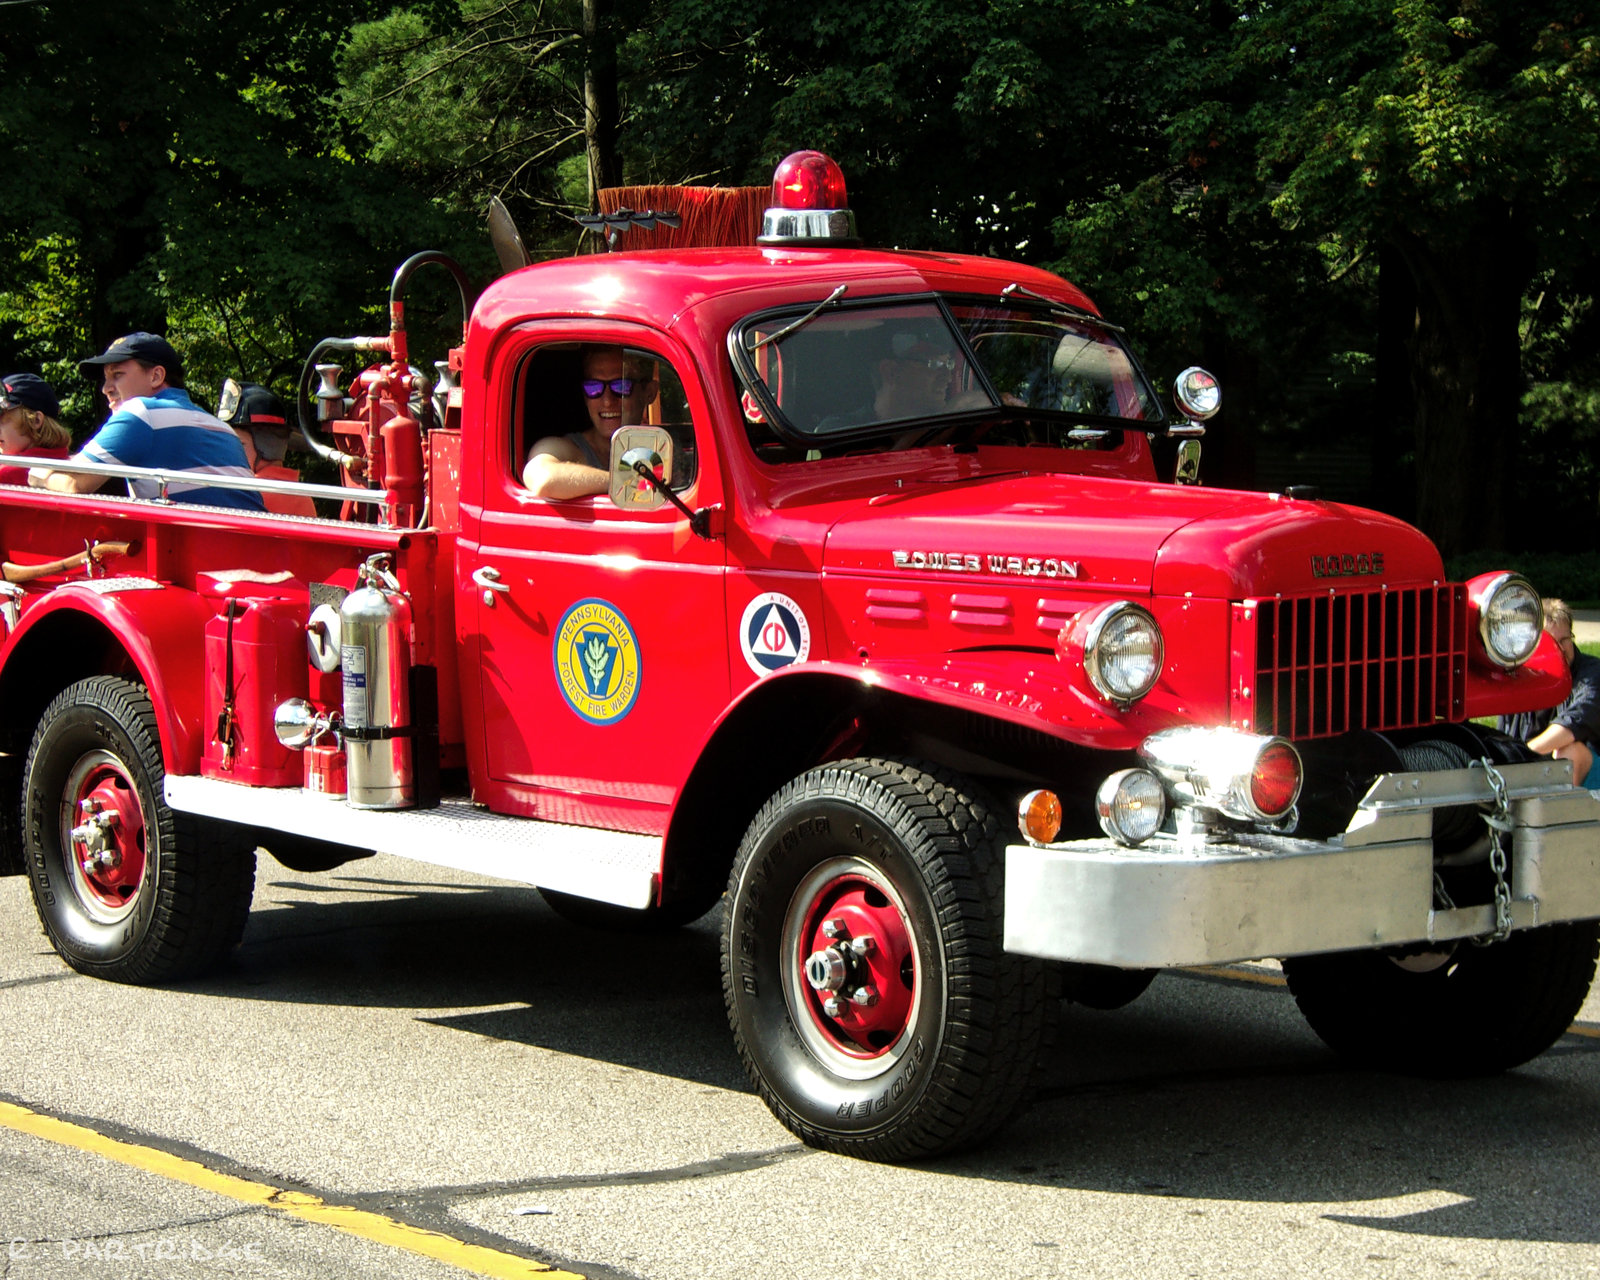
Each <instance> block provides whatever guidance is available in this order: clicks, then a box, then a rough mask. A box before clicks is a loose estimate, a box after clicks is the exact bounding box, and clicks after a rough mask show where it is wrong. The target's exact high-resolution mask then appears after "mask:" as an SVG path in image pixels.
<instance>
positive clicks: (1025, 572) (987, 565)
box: [890, 551, 1083, 578]
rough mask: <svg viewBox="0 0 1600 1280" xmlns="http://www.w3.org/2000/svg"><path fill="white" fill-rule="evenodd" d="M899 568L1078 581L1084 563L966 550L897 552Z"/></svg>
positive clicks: (894, 560)
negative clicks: (978, 552) (975, 553)
mask: <svg viewBox="0 0 1600 1280" xmlns="http://www.w3.org/2000/svg"><path fill="white" fill-rule="evenodd" d="M890 558H891V559H892V560H893V562H894V567H895V568H896V569H930V570H939V571H942V572H945V573H984V572H988V573H998V574H1004V575H1006V576H1008V577H1021V578H1077V577H1080V576H1081V575H1082V573H1083V565H1082V562H1080V561H1077V560H1063V559H1060V558H1058V557H1055V556H1046V557H1038V556H1004V555H991V554H989V553H987V552H985V553H982V554H977V555H974V554H972V553H971V552H965V551H894V552H892V553H891V555H890Z"/></svg>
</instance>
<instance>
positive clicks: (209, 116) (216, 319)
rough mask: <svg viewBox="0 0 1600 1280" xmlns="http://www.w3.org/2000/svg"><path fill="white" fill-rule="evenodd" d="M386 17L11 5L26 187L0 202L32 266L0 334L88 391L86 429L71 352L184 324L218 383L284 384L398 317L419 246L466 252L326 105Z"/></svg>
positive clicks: (290, 0) (6, 303) (5, 65)
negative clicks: (306, 359) (361, 329)
mask: <svg viewBox="0 0 1600 1280" xmlns="http://www.w3.org/2000/svg"><path fill="white" fill-rule="evenodd" d="M379 7H380V6H379V4H378V0H279V2H278V3H277V4H275V5H273V6H272V7H271V8H270V9H268V10H266V11H263V10H262V9H261V8H260V7H259V6H254V5H246V4H242V3H239V2H238V0H229V2H226V3H221V4H216V3H201V2H200V0H165V2H162V3H153V4H150V5H146V6H144V7H143V9H142V11H141V14H140V16H139V20H138V21H136V22H133V21H128V20H127V15H126V14H125V13H124V11H123V10H122V9H118V8H115V7H114V6H112V5H110V4H108V3H106V0H76V2H75V3H73V4H71V5H68V4H63V3H41V4H34V5H27V6H20V7H19V8H15V9H11V10H8V13H7V19H6V20H7V23H8V26H9V30H8V36H9V37H10V38H9V39H8V41H7V42H6V44H5V46H4V48H3V49H0V74H3V75H4V77H5V79H6V83H7V86H8V91H7V93H6V94H5V95H4V97H3V99H0V136H4V137H5V138H6V139H7V140H8V143H9V145H10V155H9V156H8V157H6V158H7V160H8V164H7V166H6V167H7V170H8V172H11V173H13V174H19V175H28V177H27V179H26V180H23V181H18V182H10V183H6V184H4V188H3V189H0V227H4V228H5V230H4V233H3V240H0V253H4V255H5V257H6V259H7V260H8V261H9V262H11V263H16V264H19V265H20V266H21V268H22V270H21V272H20V274H17V273H13V274H8V276H7V278H6V282H5V293H4V294H3V295H0V332H3V331H5V330H8V331H9V335H10V336H9V342H10V344H11V346H12V348H13V352H14V354H15V355H16V356H18V357H25V358H26V359H27V360H28V361H30V362H35V363H38V364H40V365H42V366H44V367H45V368H46V370H47V371H48V372H51V373H53V374H54V375H55V376H56V377H57V378H58V379H59V380H61V381H62V383H63V389H64V390H71V389H73V388H77V389H78V394H77V396H76V397H75V398H74V402H73V405H72V408H73V410H74V412H75V414H76V416H78V417H79V418H80V420H82V419H85V418H87V417H88V413H89V409H90V405H89V396H88V395H87V394H86V393H87V390H88V389H87V388H85V387H83V385H82V384H81V383H80V382H79V381H78V379H77V378H76V375H75V372H73V361H74V358H76V357H81V356H82V355H83V354H85V353H86V352H87V351H89V350H99V349H103V347H104V346H105V345H107V344H108V343H109V342H110V340H111V339H112V338H113V337H115V336H117V335H118V334H120V333H124V332H127V331H129V330H130V329H134V328H147V329H157V330H167V329H171V330H172V333H173V336H174V338H176V339H177V340H178V344H179V346H180V349H181V350H183V351H185V353H186V355H187V356H188V358H189V363H190V366H191V373H194V374H198V375H199V377H200V380H201V381H202V382H205V383H209V384H210V389H213V390H214V387H215V383H216V381H217V380H218V379H219V378H220V377H221V376H222V375H223V374H227V373H232V374H236V375H240V376H245V377H249V378H252V379H255V380H263V379H264V378H267V377H272V376H277V377H280V378H282V376H283V375H285V374H286V373H287V372H288V371H289V370H292V369H293V370H297V369H298V361H299V359H300V357H301V356H302V355H303V353H304V352H305V350H306V349H307V347H308V346H309V344H310V342H311V341H312V340H313V338H315V337H320V336H323V335H324V334H325V333H327V332H349V331H350V329H351V327H352V326H353V324H354V322H355V320H356V318H357V317H359V316H361V315H362V314H363V313H369V314H372V313H378V312H380V310H381V304H382V302H383V300H384V299H383V290H382V285H383V281H384V278H385V275H386V273H387V272H388V271H389V270H392V268H393V266H394V265H395V264H396V263H397V262H398V261H399V260H400V258H402V257H404V256H405V254H407V253H409V252H410V251H411V250H412V249H414V248H415V247H417V240H418V238H419V234H420V235H426V236H427V237H428V239H430V240H437V239H439V238H443V239H446V240H449V239H450V238H452V224H451V222H450V219H449V218H448V217H447V216H443V214H442V212H441V210H440V209H439V208H438V206H437V205H436V204H434V203H433V202H432V201H430V200H429V199H428V197H427V196H426V194H425V193H420V192H417V191H415V190H414V189H409V188H406V187H403V186H401V187H397V186H396V185H395V184H394V182H393V181H392V178H390V177H388V176H386V175H382V174H379V173H377V172H376V171H374V170H371V169H369V168H367V167H365V166H361V165H358V164H356V163H355V162H354V160H353V158H352V155H351V152H350V150H349V147H348V142H349V140H350V135H349V134H347V133H346V132H345V131H344V130H343V129H342V127H341V125H340V123H339V121H338V119H337V117H336V116H335V114H334V112H333V110H332V107H331V105H330V102H329V98H330V95H331V93H332V91H333V89H334V87H335V85H336V81H335V78H334V62H333V59H334V56H335V53H336V51H337V49H338V47H339V44H340V42H341V40H342V39H343V37H344V33H345V32H346V31H348V29H349V27H350V25H351V23H352V22H353V21H355V20H356V19H357V18H359V17H363V16H366V15H368V14H369V13H370V12H372V11H373V10H375V9H377V8H379ZM108 33H110V34H109V35H108ZM455 226H456V227H459V223H457V224H455ZM456 235H459V231H457V232H456ZM447 247H448V246H447ZM69 264H70V265H69ZM41 304H43V305H41Z"/></svg>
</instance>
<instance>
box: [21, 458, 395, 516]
mask: <svg viewBox="0 0 1600 1280" xmlns="http://www.w3.org/2000/svg"><path fill="white" fill-rule="evenodd" d="M0 465H4V466H8V467H26V468H28V469H29V470H30V471H35V470H44V471H68V472H71V473H72V474H74V475H89V476H113V477H116V478H117V479H120V480H153V481H155V482H156V483H157V484H159V485H160V486H161V493H160V495H159V496H158V497H156V498H154V499H151V501H156V502H169V503H170V502H172V499H171V498H169V497H167V486H168V485H169V484H174V483H177V482H180V481H181V482H183V483H185V484H197V485H202V486H204V487H205V488H207V489H245V490H248V491H249V492H251V493H286V494H290V495H292V496H295V497H305V498H337V499H339V500H341V501H344V502H365V503H370V504H372V505H374V506H376V505H379V504H381V503H383V502H384V501H385V500H386V498H387V495H386V494H385V493H384V491H383V490H382V489H350V488H346V487H345V486H344V485H338V484H307V483H306V482H304V481H300V480H266V479H263V478H262V477H260V476H250V477H249V478H248V479H247V478H245V477H244V476H223V475H212V474H211V473H209V472H204V471H167V470H165V469H162V468H158V467H128V466H121V465H117V466H110V465H107V464H106V463H102V462H78V461H75V460H74V459H71V458H29V457H24V456H22V455H19V454H5V455H0ZM34 487H35V488H37V486H34ZM80 496H83V495H80ZM104 496H112V497H115V496H117V495H114V494H113V495H104Z"/></svg>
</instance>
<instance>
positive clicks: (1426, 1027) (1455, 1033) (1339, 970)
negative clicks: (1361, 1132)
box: [1283, 920, 1600, 1079]
mask: <svg viewBox="0 0 1600 1280" xmlns="http://www.w3.org/2000/svg"><path fill="white" fill-rule="evenodd" d="M1597 951H1600V922H1597V921H1594V920H1580V921H1573V922H1569V923H1565V924H1551V925H1544V926H1541V927H1539V928H1536V929H1526V930H1522V931H1519V932H1517V933H1514V934H1512V935H1511V937H1509V938H1508V939H1506V940H1505V941H1504V942H1498V943H1494V944H1492V945H1490V946H1487V947H1475V946H1473V945H1472V944H1471V943H1460V944H1458V946H1457V952H1456V955H1455V957H1454V958H1455V960H1456V961H1458V962H1459V963H1458V965H1457V966H1456V967H1455V968H1454V969H1451V968H1443V969H1440V970H1438V971H1436V972H1433V973H1424V974H1414V973H1407V972H1405V971H1404V970H1401V969H1399V968H1398V967H1396V966H1395V965H1394V964H1393V962H1392V961H1390V959H1389V958H1388V957H1387V956H1386V955H1384V954H1383V953H1381V952H1371V951H1357V952H1343V953H1339V954H1335V955H1321V956H1301V957H1298V958H1295V959H1288V960H1285V961H1284V962H1283V971H1284V977H1285V978H1286V979H1287V981H1288V984H1289V990H1290V992H1291V993H1292V994H1293V995H1294V998H1295V1002H1296V1003H1297V1004H1298V1005H1299V1006H1300V1011H1301V1013H1302V1014H1304V1015H1305V1018H1306V1021H1307V1022H1309V1023H1310V1024H1311V1028H1312V1030H1313V1031H1315V1032H1316V1033H1317V1035H1318V1036H1320V1037H1321V1038H1322V1040H1323V1042H1324V1043H1325V1044H1327V1045H1328V1047H1329V1048H1331V1049H1333V1050H1334V1051H1335V1052H1336V1053H1339V1054H1340V1055H1341V1056H1343V1057H1345V1058H1347V1059H1349V1060H1351V1061H1352V1062H1355V1063H1358V1064H1360V1065H1362V1066H1367V1067H1372V1068H1375V1069H1377V1070H1380V1071H1389V1072H1393V1073H1395V1074H1399V1075H1412V1076H1421V1077H1425V1078H1433V1079H1449V1078H1460V1077H1467V1076H1481V1075H1493V1074H1497V1073H1499V1072H1502V1071H1508V1070H1510V1069H1511V1068H1513V1067H1517V1066H1520V1065H1522V1064H1523V1063H1525V1062H1527V1061H1529V1060H1530V1059H1532V1058H1536V1057H1538V1056H1539V1055H1540V1054H1541V1053H1543V1052H1544V1051H1545V1050H1546V1049H1548V1048H1549V1047H1550V1046H1551V1045H1553V1044H1554V1043H1555V1042H1556V1041H1557V1040H1559V1039H1560V1038H1561V1036H1562V1035H1563V1033H1565V1031H1566V1030H1567V1028H1568V1027H1570V1026H1571V1025H1572V1020H1573V1019H1574V1018H1575V1017H1577V1015H1578V1010H1579V1009H1580V1008H1581V1007H1582V1005H1583V1002H1584V999H1585V997H1586V996H1587V995H1588V993H1589V988H1590V986H1591V984H1592V983H1593V981H1594V974H1595V962H1596V953H1597Z"/></svg>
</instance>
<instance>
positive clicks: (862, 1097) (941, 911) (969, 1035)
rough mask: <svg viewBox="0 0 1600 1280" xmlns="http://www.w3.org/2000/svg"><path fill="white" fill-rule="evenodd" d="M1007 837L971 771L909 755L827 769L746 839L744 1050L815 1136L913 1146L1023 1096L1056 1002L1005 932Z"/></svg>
mask: <svg viewBox="0 0 1600 1280" xmlns="http://www.w3.org/2000/svg"><path fill="white" fill-rule="evenodd" d="M1003 870H1004V868H1003V842H1002V840H1001V837H1000V833H999V826H998V823H997V822H996V819H995V816H994V814H993V813H992V812H991V811H990V809H989V808H988V806H987V805H986V804H984V802H983V801H982V800H981V799H979V798H978V797H977V796H976V795H975V794H974V793H973V792H972V790H971V789H970V787H968V786H966V785H965V784H964V783H963V782H962V781H961V780H960V779H958V778H956V777H955V776H953V775H950V774H947V773H943V772H929V771H926V770H924V769H922V768H920V767H918V766H915V765H911V764H905V763H900V762H896V761H891V760H863V759H858V760H843V761H838V762H835V763H832V764H828V765H824V766H822V767H820V768H817V769H813V770H811V771H810V772H809V773H807V774H804V775H803V776H801V777H800V778H797V779H795V780H794V781H793V782H791V783H789V784H788V785H787V786H785V787H784V788H783V789H782V790H781V791H779V792H778V794H777V795H775V796H774V797H773V798H772V799H771V800H769V801H768V802H767V804H766V805H765V806H764V807H763V808H762V810H761V812H760V813H759V814H758V815H757V816H756V819H755V821H754V822H752V823H751V825H750V828H749V830H748V831H747V833H746V834H745V837H744V840H743V842H742V843H741V845H740V849H739V854H738V857H737V858H736V860H735V862H734V867H733V871H732V875H731V877H730V880H729V899H730V901H729V910H728V915H727V920H726V923H725V924H724V927H723V935H722V974H723V994H724V997H725V999H726V1002H727V1006H728V1017H729V1021H730V1022H731V1024H732V1026H733V1032H734V1040H735V1043H736V1045H737V1047H738V1050H739V1054H740V1057H741V1058H742V1059H743V1061H744V1064H745V1068H746V1070H747V1071H748V1072H749V1074H750V1078H751V1080H752V1081H753V1082H754V1084H755V1086H756V1089H757V1091H758V1092H759V1093H760V1094H761V1097H762V1099H763V1100H764V1101H765V1102H766V1103H767V1105H768V1106H769V1107H770V1108H771V1109H772V1112H773V1114H774V1115H776V1116H777V1117H778V1119H779V1120H780V1121H781V1122H782V1123H783V1124H784V1125H786V1126H787V1127H788V1128H789V1129H790V1130H792V1131H793V1132H794V1133H795V1134H796V1135H797V1136H799V1137H800V1138H801V1139H802V1140H803V1141H805V1142H806V1143H808V1144H810V1145H811V1146H814V1147H820V1148H823V1149H825V1150H829V1151H835V1152H839V1153H842V1154H846V1155H853V1156H859V1157H864V1158H867V1159H873V1160H894V1161H899V1160H913V1159H918V1158H923V1157H927V1156H932V1155H937V1154H941V1153H943V1152H947V1151H951V1150H955V1149H957V1148H960V1147H963V1146H968V1145H971V1144H973V1143H975V1142H977V1141H979V1140H980V1139H982V1138H983V1137H985V1136H987V1135H988V1134H989V1133H990V1132H991V1131H992V1130H994V1129H995V1128H997V1127H998V1126H999V1125H1000V1124H1001V1123H1002V1122H1003V1121H1004V1120H1005V1119H1006V1118H1007V1117H1008V1116H1009V1115H1010V1113H1011V1112H1012V1111H1013V1110H1014V1109H1015V1107H1016V1106H1017V1105H1018V1103H1019V1102H1020V1101H1021V1099H1022V1097H1023V1095H1024V1093H1025V1091H1026V1087H1027V1084H1028V1079H1029V1076H1030V1074H1031V1072H1032V1069H1033V1066H1034V1064H1035V1062H1036V1061H1037V1058H1038V1055H1039V1051H1040V1049H1041V1047H1042V1046H1043V1044H1044V1042H1045V1040H1046V1038H1047V1034H1048V1030H1049V1026H1050V1024H1051V1017H1052V1015H1053V1014H1054V1012H1055V1004H1056V1002H1055V1001H1053V1000H1052V999H1050V998H1049V984H1048V979H1047V974H1046V968H1045V964H1044V962H1042V961H1039V960H1034V959H1030V958H1027V957H1022V956H1013V955H1009V954H1007V953H1006V952H1005V951H1004V950H1003V949H1002V946H1001V943H1002V916H1003V890H1002V874H1003Z"/></svg>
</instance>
